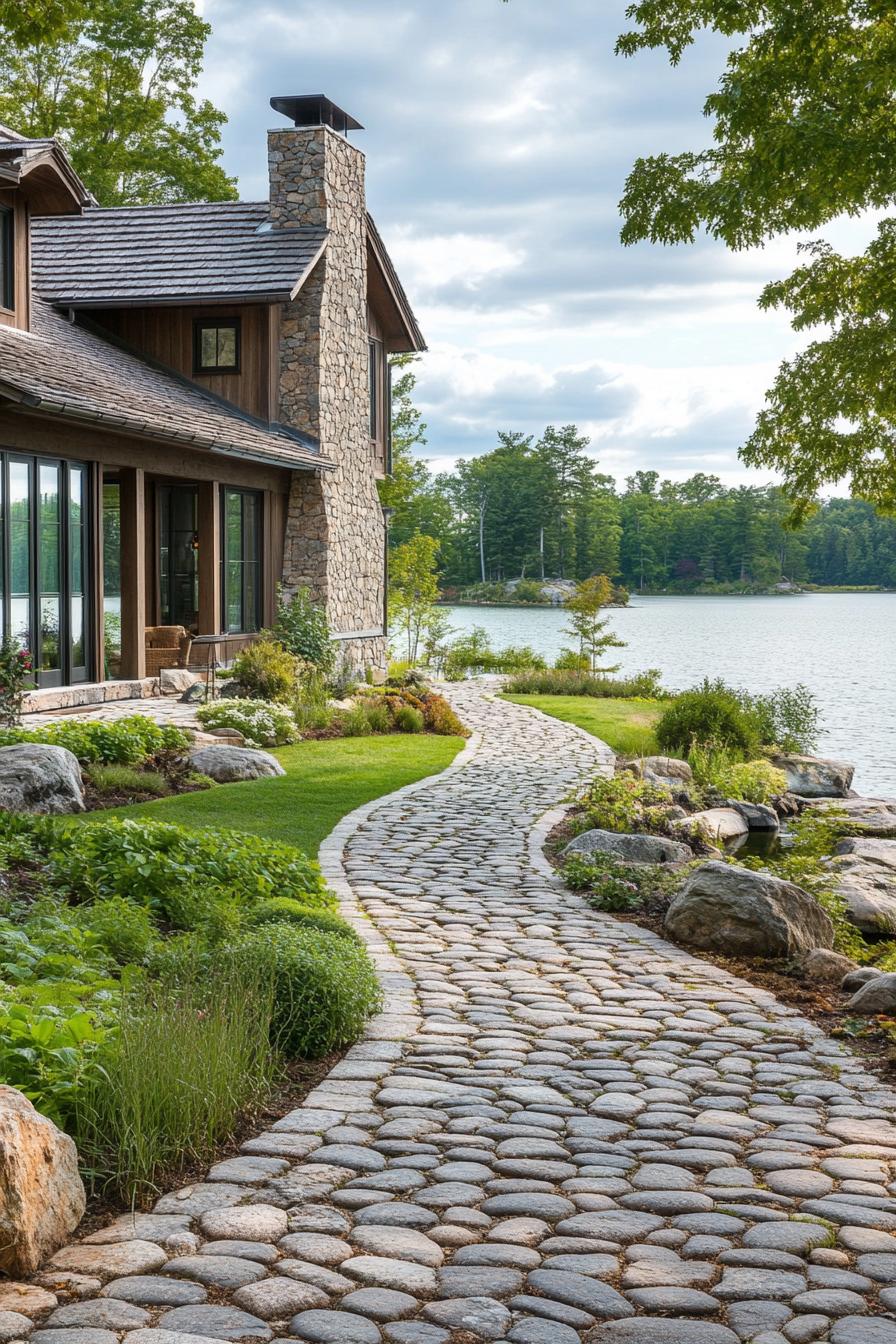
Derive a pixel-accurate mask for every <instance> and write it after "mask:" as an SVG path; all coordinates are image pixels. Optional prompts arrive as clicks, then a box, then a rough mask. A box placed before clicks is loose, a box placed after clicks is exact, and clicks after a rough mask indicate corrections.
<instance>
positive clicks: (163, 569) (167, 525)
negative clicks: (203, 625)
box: [159, 485, 199, 632]
mask: <svg viewBox="0 0 896 1344" xmlns="http://www.w3.org/2000/svg"><path fill="white" fill-rule="evenodd" d="M198 512H199V492H198V490H197V487H196V486H195V485H160V486H159V608H160V616H161V623H162V625H182V626H183V627H184V628H185V629H186V630H192V631H194V632H195V631H196V630H197V629H198V626H199V536H198V533H197V527H198Z"/></svg>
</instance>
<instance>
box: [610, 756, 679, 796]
mask: <svg viewBox="0 0 896 1344" xmlns="http://www.w3.org/2000/svg"><path fill="white" fill-rule="evenodd" d="M621 769H623V770H625V771H627V772H628V773H629V774H632V775H637V776H638V778H639V779H643V780H644V781H645V783H647V784H660V785H662V786H663V787H664V788H667V789H671V791H672V792H673V793H681V791H682V790H683V789H686V788H687V787H688V785H689V784H690V783H691V782H692V781H693V778H694V776H693V774H692V772H691V767H690V766H689V765H688V763H687V761H682V760H679V758H678V757H677V756H640V757H637V758H636V759H634V760H631V761H626V762H625V764H624V765H623V766H622V767H621Z"/></svg>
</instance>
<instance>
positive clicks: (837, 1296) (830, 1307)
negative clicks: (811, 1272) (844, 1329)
mask: <svg viewBox="0 0 896 1344" xmlns="http://www.w3.org/2000/svg"><path fill="white" fill-rule="evenodd" d="M792 1305H793V1306H794V1307H795V1308H796V1310H797V1311H806V1312H823V1313H824V1315H825V1316H857V1315H859V1313H860V1312H863V1311H867V1310H868V1306H867V1304H866V1302H865V1299H864V1298H863V1297H860V1296H859V1294H858V1293H853V1292H850V1290H849V1289H848V1288H813V1289H811V1290H810V1291H809V1292H807V1293H799V1294H797V1296H796V1297H795V1298H793V1299H792Z"/></svg>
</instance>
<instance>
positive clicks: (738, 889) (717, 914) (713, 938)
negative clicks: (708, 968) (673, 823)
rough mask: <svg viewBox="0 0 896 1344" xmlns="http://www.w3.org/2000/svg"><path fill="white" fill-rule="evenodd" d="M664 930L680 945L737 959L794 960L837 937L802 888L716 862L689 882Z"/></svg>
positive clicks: (816, 905)
mask: <svg viewBox="0 0 896 1344" xmlns="http://www.w3.org/2000/svg"><path fill="white" fill-rule="evenodd" d="M665 925H666V928H667V930H668V931H669V933H670V934H671V935H672V936H673V937H674V938H678V939H680V940H681V941H682V942H685V943H689V944H691V945H692V946H695V947H702V948H706V949H708V950H710V951H718V952H725V953H728V954H729V955H735V956H737V955H740V956H760V957H790V956H794V955H796V954H798V953H805V952H810V951H812V949H813V948H816V947H830V946H831V944H832V942H833V937H834V928H833V925H832V923H831V921H830V919H829V917H828V916H827V915H826V914H825V912H824V910H822V908H821V906H820V905H819V904H818V903H817V901H815V900H813V898H812V897H811V896H809V895H808V894H807V893H806V892H805V891H803V890H802V889H801V888H800V887H797V886H794V885H793V883H792V882H784V881H783V880H782V879H781V878H778V877H772V875H771V874H770V873H767V872H752V871H751V870H749V869H747V868H736V867H734V866H733V865H731V864H727V863H721V862H718V861H714V860H713V861H710V862H709V863H704V864H702V865H701V866H700V867H699V868H698V869H697V870H696V871H695V872H694V873H693V874H692V875H691V877H690V878H688V880H687V882H686V883H685V885H684V887H683V888H682V890H681V891H680V892H679V894H678V895H677V896H676V897H675V899H674V900H673V902H672V904H671V905H670V907H669V909H668V911H667V913H666V919H665Z"/></svg>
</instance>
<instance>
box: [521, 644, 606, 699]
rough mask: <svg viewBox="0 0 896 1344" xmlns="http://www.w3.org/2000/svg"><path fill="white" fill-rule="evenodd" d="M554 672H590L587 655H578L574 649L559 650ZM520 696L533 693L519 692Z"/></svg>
mask: <svg viewBox="0 0 896 1344" xmlns="http://www.w3.org/2000/svg"><path fill="white" fill-rule="evenodd" d="M554 671H556V672H586V673H590V672H591V659H590V658H589V657H588V655H587V653H579V652H578V651H577V650H576V649H561V650H560V652H559V653H558V654H557V657H556V658H555V659H554ZM520 694H523V695H526V694H533V692H526V691H523V692H520Z"/></svg>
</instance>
